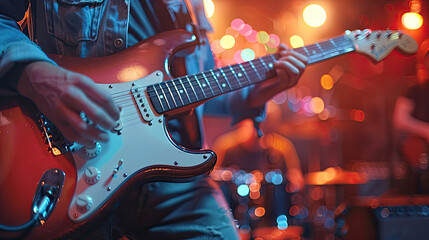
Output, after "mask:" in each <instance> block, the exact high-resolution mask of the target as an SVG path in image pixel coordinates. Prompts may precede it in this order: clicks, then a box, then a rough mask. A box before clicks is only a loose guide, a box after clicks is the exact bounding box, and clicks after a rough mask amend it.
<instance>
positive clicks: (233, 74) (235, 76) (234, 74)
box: [228, 65, 241, 88]
mask: <svg viewBox="0 0 429 240" xmlns="http://www.w3.org/2000/svg"><path fill="white" fill-rule="evenodd" d="M228 67H229V69H230V70H231V73H232V76H233V77H234V79H235V80H236V81H237V83H238V86H239V87H240V88H241V84H240V81H239V80H238V78H237V75H236V73H235V71H234V69H233V68H232V67H231V65H229V66H228Z"/></svg>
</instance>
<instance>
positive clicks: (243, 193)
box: [237, 184, 249, 197]
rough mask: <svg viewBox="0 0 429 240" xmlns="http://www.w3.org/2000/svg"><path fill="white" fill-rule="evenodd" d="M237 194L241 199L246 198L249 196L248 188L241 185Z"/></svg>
mask: <svg viewBox="0 0 429 240" xmlns="http://www.w3.org/2000/svg"><path fill="white" fill-rule="evenodd" d="M237 193H238V195H240V196H242V197H244V196H247V195H249V187H248V186H247V185H244V184H242V185H240V186H238V188H237Z"/></svg>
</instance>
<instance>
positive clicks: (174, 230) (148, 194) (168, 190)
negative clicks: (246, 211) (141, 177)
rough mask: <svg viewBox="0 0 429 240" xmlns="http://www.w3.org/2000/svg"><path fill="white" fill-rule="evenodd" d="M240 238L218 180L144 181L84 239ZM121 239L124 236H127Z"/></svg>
mask: <svg viewBox="0 0 429 240" xmlns="http://www.w3.org/2000/svg"><path fill="white" fill-rule="evenodd" d="M124 236H125V237H126V238H128V239H159V240H161V239H162V240H164V239H228V240H230V239H231V240H233V239H239V237H238V233H237V229H236V223H235V222H234V220H233V218H232V215H231V213H230V211H229V206H228V204H227V203H226V201H225V198H224V196H223V194H222V192H221V191H220V189H219V187H218V185H217V183H215V182H214V181H213V180H212V179H211V178H210V177H202V178H199V179H197V180H195V181H193V182H187V183H169V182H154V183H147V184H144V185H143V186H142V187H140V188H138V189H136V190H134V191H132V192H131V194H129V195H127V196H125V197H123V198H122V199H121V200H120V204H119V206H118V208H117V209H116V210H115V212H114V214H113V215H112V216H111V217H110V218H109V219H108V220H106V221H105V222H104V223H103V224H102V225H101V226H100V227H99V228H97V229H96V230H95V231H93V232H92V233H91V234H89V235H87V236H86V238H87V239H119V238H122V237H124ZM126 238H123V239H126Z"/></svg>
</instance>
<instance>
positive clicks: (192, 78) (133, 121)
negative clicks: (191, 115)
mask: <svg viewBox="0 0 429 240" xmlns="http://www.w3.org/2000/svg"><path fill="white" fill-rule="evenodd" d="M345 40H347V41H348V42H347V45H349V44H350V43H349V41H350V40H348V39H345ZM386 41H387V40H386ZM389 41H390V40H389ZM323 43H326V42H323ZM300 49H301V50H303V49H302V48H300ZM338 49H339V48H338V47H337V49H333V50H331V51H335V50H338ZM341 49H343V48H341ZM327 54H328V52H326V51H325V52H319V53H318V54H314V55H310V56H308V57H323V55H327ZM268 57H272V55H267V56H264V57H261V59H263V58H268ZM255 60H257V59H255ZM252 61H254V60H252ZM252 61H249V62H252ZM249 64H250V63H249ZM240 65H241V66H242V64H237V65H228V66H225V67H222V68H219V69H213V70H208V71H205V72H203V73H207V74H208V75H209V76H208V77H205V76H204V75H203V73H198V74H194V75H188V76H184V77H180V78H175V79H171V80H169V81H172V82H173V86H168V85H167V83H166V82H160V83H158V84H159V86H160V88H159V89H160V90H161V89H162V90H164V89H165V90H167V91H168V92H169V93H176V94H178V91H177V90H175V89H176V88H177V87H175V83H174V81H175V80H180V81H181V79H182V78H187V80H188V82H189V84H191V83H196V82H200V81H201V80H204V81H207V82H208V83H209V84H210V80H211V81H212V84H214V82H216V84H219V81H218V80H217V79H218V78H219V77H220V76H219V75H217V76H216V77H217V78H216V77H215V76H213V74H212V73H213V71H216V70H219V72H220V71H223V72H224V74H234V73H233V70H234V67H236V66H240ZM231 68H232V70H231ZM243 68H244V67H243ZM261 69H263V70H264V71H267V70H266V66H264V65H263V63H262V62H261V63H258V64H257V66H256V69H255V68H253V69H252V70H254V71H255V70H261ZM240 70H241V69H240ZM249 71H250V70H249ZM267 72H268V71H267ZM252 74H255V75H257V73H256V72H255V73H252ZM210 75H212V76H210ZM221 76H222V77H223V78H225V76H224V75H223V74H222V75H221ZM233 76H234V78H235V80H236V81H237V83H238V84H240V83H239V79H238V78H237V76H235V75H233ZM230 77H231V76H230ZM210 78H213V79H210ZM246 78H248V77H247V76H246ZM213 80H214V81H213ZM225 80H228V78H227V77H226V79H225ZM248 81H249V82H250V79H248ZM162 83H164V84H162ZM250 84H252V83H250ZM154 85H156V84H153V86H154ZM182 85H183V86H182V87H183V89H186V86H184V84H183V83H182ZM219 85H220V84H219ZM246 86H247V85H246ZM170 87H173V89H172V88H170ZM210 87H211V86H210ZM218 87H219V86H218ZM144 88H147V86H145V87H137V89H144ZM154 88H155V86H154ZM210 89H211V90H212V91H213V93H214V94H221V93H223V92H222V91H219V90H221V89H220V88H219V90H217V89H215V90H217V91H216V93H215V90H213V88H212V87H211V88H210ZM180 90H182V89H179V91H180ZM188 90H191V88H189V87H188ZM155 91H156V89H155ZM201 91H203V89H201ZM123 93H126V94H123ZM194 93H195V92H194ZM118 94H122V95H118ZM111 95H112V97H113V98H114V99H116V102H117V103H124V104H122V105H120V106H121V108H122V109H123V110H124V109H125V108H132V107H136V103H135V102H134V100H133V98H132V97H131V92H130V90H126V91H122V92H116V93H114V94H111ZM115 95H116V96H115ZM194 95H195V97H196V94H194ZM179 96H180V95H179ZM172 98H176V97H175V96H172ZM188 98H189V97H188ZM189 100H190V99H189ZM181 102H182V103H183V101H182V100H181ZM130 103H131V104H130ZM136 115H137V118H135V116H136ZM128 117H132V118H130V119H127V118H128ZM121 119H122V124H123V128H125V127H127V128H128V127H131V126H135V125H137V124H141V123H144V122H142V116H141V114H140V113H139V112H138V111H135V108H132V110H131V111H128V112H124V111H121Z"/></svg>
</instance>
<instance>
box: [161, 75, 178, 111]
mask: <svg viewBox="0 0 429 240" xmlns="http://www.w3.org/2000/svg"><path fill="white" fill-rule="evenodd" d="M168 82H170V81H168ZM168 82H163V84H164V85H165V86H167V91H168V92H169V93H170V96H171V99H172V100H173V104H174V108H176V107H178V106H179V105H178V104H177V102H176V98H175V97H174V96H173V93H172V92H171V88H170V86H168ZM167 99H168V97H167Z"/></svg>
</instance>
